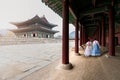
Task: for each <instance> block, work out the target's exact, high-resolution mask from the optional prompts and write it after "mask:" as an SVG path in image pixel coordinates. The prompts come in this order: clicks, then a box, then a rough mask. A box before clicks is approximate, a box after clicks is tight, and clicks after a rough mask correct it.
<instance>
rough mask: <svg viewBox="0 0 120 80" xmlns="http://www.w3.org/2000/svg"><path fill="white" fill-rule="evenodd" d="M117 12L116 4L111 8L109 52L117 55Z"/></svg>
mask: <svg viewBox="0 0 120 80" xmlns="http://www.w3.org/2000/svg"><path fill="white" fill-rule="evenodd" d="M114 17H115V14H114V5H112V6H110V10H109V54H110V55H111V56H115V40H114V35H115V19H114Z"/></svg>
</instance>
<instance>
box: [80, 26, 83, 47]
mask: <svg viewBox="0 0 120 80" xmlns="http://www.w3.org/2000/svg"><path fill="white" fill-rule="evenodd" d="M82 35H83V34H82V25H81V26H80V46H82Z"/></svg>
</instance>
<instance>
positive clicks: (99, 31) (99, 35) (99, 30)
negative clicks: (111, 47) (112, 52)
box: [98, 24, 101, 45]
mask: <svg viewBox="0 0 120 80" xmlns="http://www.w3.org/2000/svg"><path fill="white" fill-rule="evenodd" d="M98 27H99V28H98V37H99V38H98V39H99V44H100V45H101V27H100V24H99V26H98Z"/></svg>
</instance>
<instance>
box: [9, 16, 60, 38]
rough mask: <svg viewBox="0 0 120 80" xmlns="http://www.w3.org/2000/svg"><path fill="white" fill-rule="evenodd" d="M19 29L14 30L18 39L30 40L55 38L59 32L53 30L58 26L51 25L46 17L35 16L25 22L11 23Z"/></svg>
mask: <svg viewBox="0 0 120 80" xmlns="http://www.w3.org/2000/svg"><path fill="white" fill-rule="evenodd" d="M11 24H13V25H15V26H16V27H17V28H18V29H12V30H11V31H12V32H14V33H15V35H16V36H17V37H23V38H28V37H29V38H30V37H38V38H54V34H55V33H57V32H58V31H55V30H52V28H53V27H56V26H57V25H55V24H51V23H49V22H48V21H47V19H46V18H45V16H43V17H39V16H38V15H36V16H34V17H33V18H32V19H29V20H26V21H23V22H11Z"/></svg>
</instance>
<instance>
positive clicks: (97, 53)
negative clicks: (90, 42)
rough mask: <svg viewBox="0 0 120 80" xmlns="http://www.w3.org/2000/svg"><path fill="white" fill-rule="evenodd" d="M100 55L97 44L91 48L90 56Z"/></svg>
mask: <svg viewBox="0 0 120 80" xmlns="http://www.w3.org/2000/svg"><path fill="white" fill-rule="evenodd" d="M100 55H101V51H100V47H99V45H98V44H95V45H94V46H93V49H92V54H91V56H100Z"/></svg>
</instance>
